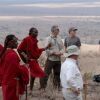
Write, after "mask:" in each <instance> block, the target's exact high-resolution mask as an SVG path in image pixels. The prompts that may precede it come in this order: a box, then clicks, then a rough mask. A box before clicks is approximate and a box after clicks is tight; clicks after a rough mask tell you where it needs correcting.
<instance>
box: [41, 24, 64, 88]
mask: <svg viewBox="0 0 100 100" xmlns="http://www.w3.org/2000/svg"><path fill="white" fill-rule="evenodd" d="M48 44H49V45H50V47H49V48H48V49H47V50H46V53H47V62H46V67H45V73H46V75H47V76H46V77H45V78H43V79H41V83H42V84H41V88H44V89H45V88H46V85H47V81H48V78H49V75H50V74H51V72H52V69H53V72H54V86H55V87H57V88H58V89H60V69H61V55H62V54H63V52H64V50H63V48H64V46H63V42H62V40H61V38H60V37H59V28H58V26H56V25H54V26H52V28H51V34H50V36H49V37H48Z"/></svg>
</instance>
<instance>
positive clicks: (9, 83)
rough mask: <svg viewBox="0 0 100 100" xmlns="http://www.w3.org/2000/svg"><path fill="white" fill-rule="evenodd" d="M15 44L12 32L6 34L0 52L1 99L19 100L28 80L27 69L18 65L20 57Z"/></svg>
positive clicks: (15, 39)
mask: <svg viewBox="0 0 100 100" xmlns="http://www.w3.org/2000/svg"><path fill="white" fill-rule="evenodd" d="M17 45H18V42H17V38H16V37H15V36H14V35H12V34H11V35H7V36H6V39H5V42H4V48H3V50H2V52H1V53H0V68H1V70H2V73H0V74H1V75H2V80H1V82H2V84H1V86H2V92H3V100H19V99H20V95H22V94H24V91H25V85H27V84H28V81H29V76H28V70H27V68H26V67H25V66H24V65H20V57H19V56H18V54H17V53H16V51H15V50H14V49H16V48H17Z"/></svg>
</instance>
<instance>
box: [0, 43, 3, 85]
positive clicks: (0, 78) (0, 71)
mask: <svg viewBox="0 0 100 100" xmlns="http://www.w3.org/2000/svg"><path fill="white" fill-rule="evenodd" d="M2 50H3V46H2V45H1V44H0V53H1V52H2ZM1 73H2V70H1V67H0V86H1V80H2V77H1V76H2V75H1Z"/></svg>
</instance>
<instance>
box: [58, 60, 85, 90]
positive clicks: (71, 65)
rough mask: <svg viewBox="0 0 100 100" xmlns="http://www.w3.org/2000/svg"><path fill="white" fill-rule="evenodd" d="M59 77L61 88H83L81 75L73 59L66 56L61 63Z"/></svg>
mask: <svg viewBox="0 0 100 100" xmlns="http://www.w3.org/2000/svg"><path fill="white" fill-rule="evenodd" d="M60 79H61V85H62V87H63V88H73V87H74V88H76V89H78V88H79V89H83V80H82V75H81V73H80V71H79V69H78V66H77V64H76V60H74V59H71V58H67V59H66V61H65V62H64V63H63V64H62V66H61V73H60Z"/></svg>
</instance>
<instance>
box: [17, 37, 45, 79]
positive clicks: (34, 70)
mask: <svg viewBox="0 0 100 100" xmlns="http://www.w3.org/2000/svg"><path fill="white" fill-rule="evenodd" d="M37 43H38V40H37V38H35V37H32V36H28V37H26V38H25V39H24V40H23V41H22V43H21V44H20V45H19V47H18V50H19V51H22V52H26V53H27V55H28V57H29V59H30V60H31V61H30V62H29V68H30V72H31V75H32V76H33V77H44V76H45V73H44V71H43V70H42V69H41V67H40V65H39V64H38V61H37V59H38V58H39V57H40V55H41V54H42V52H43V51H44V49H43V48H41V49H40V48H38V45H37Z"/></svg>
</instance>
